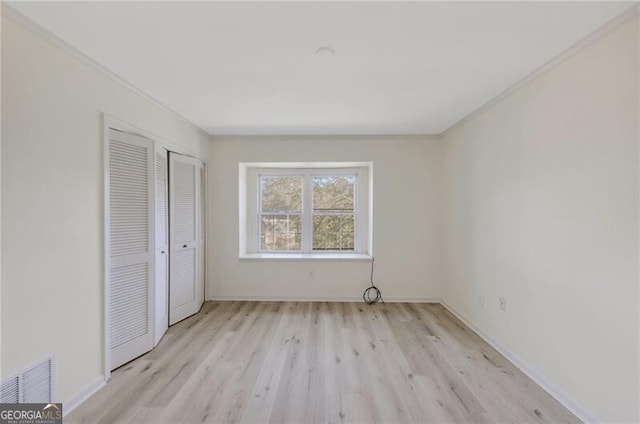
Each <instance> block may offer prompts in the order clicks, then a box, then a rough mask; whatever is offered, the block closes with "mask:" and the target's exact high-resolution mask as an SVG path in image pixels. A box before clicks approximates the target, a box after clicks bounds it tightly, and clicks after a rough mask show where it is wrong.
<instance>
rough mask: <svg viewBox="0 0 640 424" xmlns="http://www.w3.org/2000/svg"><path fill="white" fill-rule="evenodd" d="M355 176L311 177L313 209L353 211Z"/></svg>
mask: <svg viewBox="0 0 640 424" xmlns="http://www.w3.org/2000/svg"><path fill="white" fill-rule="evenodd" d="M355 184H356V176H355V175H317V176H314V177H313V209H314V210H316V211H353V210H354V207H353V206H354V194H355Z"/></svg>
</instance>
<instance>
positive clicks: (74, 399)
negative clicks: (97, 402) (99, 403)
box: [62, 375, 107, 415]
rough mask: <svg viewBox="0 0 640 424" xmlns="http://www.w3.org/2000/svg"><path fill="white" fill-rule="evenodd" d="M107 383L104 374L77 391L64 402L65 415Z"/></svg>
mask: <svg viewBox="0 0 640 424" xmlns="http://www.w3.org/2000/svg"><path fill="white" fill-rule="evenodd" d="M105 384H107V381H106V380H105V379H104V376H103V375H101V376H100V377H98V378H96V379H95V380H93V381H92V382H90V383H89V384H87V385H86V386H84V387H83V388H82V389H80V390H79V391H78V392H76V394H74V395H73V396H71V398H69V399H68V400H66V401H65V402H63V404H62V410H63V413H64V415H67V414H69V412H71V411H73V410H74V409H76V408H77V407H78V406H80V405H81V404H82V402H84V401H85V400H87V399H89V398H90V397H91V396H92V395H93V394H94V393H95V392H97V391H98V390H100V389H101V388H103V387H104V385H105Z"/></svg>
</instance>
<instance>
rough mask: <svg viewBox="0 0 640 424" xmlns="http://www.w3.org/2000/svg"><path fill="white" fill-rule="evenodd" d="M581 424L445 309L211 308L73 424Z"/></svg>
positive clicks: (124, 371)
mask: <svg viewBox="0 0 640 424" xmlns="http://www.w3.org/2000/svg"><path fill="white" fill-rule="evenodd" d="M205 422H211V423H576V422H580V421H579V420H578V419H577V418H576V417H575V416H573V415H572V414H571V413H570V412H569V411H567V410H566V409H565V408H564V407H563V406H561V405H560V404H559V403H558V402H557V401H555V400H554V399H553V398H552V397H550V396H549V395H548V394H547V393H546V392H545V391H543V390H542V389H541V388H540V387H539V386H537V385H536V384H535V383H534V382H533V381H531V380H530V379H529V378H528V377H526V376H525V375H524V374H523V373H521V372H520V371H519V370H518V369H516V368H515V366H513V365H512V364H511V363H510V362H509V361H507V360H506V359H505V358H504V357H503V356H501V355H500V354H498V353H497V352H496V351H495V350H494V349H492V348H491V347H490V346H489V345H487V344H486V343H485V342H484V341H482V340H481V339H480V338H479V337H478V336H477V335H476V334H475V333H473V332H472V331H471V330H469V329H468V328H467V327H466V326H465V325H464V324H463V323H462V322H460V321H459V320H458V319H456V318H455V317H454V316H453V315H451V314H450V313H449V312H448V311H446V310H445V309H444V308H443V307H442V306H441V305H437V304H409V303H403V304H399V303H394V304H385V305H382V304H378V305H371V306H368V305H365V304H361V303H326V302H309V303H305V302H207V303H205V305H204V306H203V308H202V310H201V311H200V312H199V313H198V314H197V315H195V316H193V317H191V318H188V319H186V320H184V321H182V322H180V323H178V324H176V325H174V326H173V327H171V328H170V329H169V331H168V332H167V334H166V335H165V337H164V338H163V340H162V341H161V342H160V344H159V345H158V346H157V347H156V349H154V350H153V351H152V352H150V353H148V354H146V355H144V356H142V357H140V358H138V359H136V360H135V361H132V362H130V363H129V364H126V365H124V366H123V367H121V368H119V369H118V370H116V371H114V372H113V373H112V379H111V381H110V382H109V383H108V384H107V385H106V386H105V387H104V388H103V389H101V390H100V391H99V392H98V393H96V394H95V395H94V396H92V397H91V398H90V399H89V400H87V401H86V402H85V403H84V404H82V405H81V406H79V407H78V408H77V409H76V410H74V411H73V412H72V413H71V414H69V415H68V416H67V417H65V423H66V424H72V423H152V424H160V423H171V424H174V423H205Z"/></svg>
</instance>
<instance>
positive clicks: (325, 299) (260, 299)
mask: <svg viewBox="0 0 640 424" xmlns="http://www.w3.org/2000/svg"><path fill="white" fill-rule="evenodd" d="M207 301H212V302H224V301H245V302H362V296H357V297H295V296H293V297H287V296H214V297H212V298H210V299H207ZM384 301H385V302H386V303H440V299H431V298H403V297H391V298H387V297H385V298H384Z"/></svg>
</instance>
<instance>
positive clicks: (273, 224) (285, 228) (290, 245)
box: [260, 215, 302, 251]
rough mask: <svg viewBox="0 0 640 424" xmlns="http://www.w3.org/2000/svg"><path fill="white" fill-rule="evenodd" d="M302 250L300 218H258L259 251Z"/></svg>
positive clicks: (270, 216) (289, 216)
mask: <svg viewBox="0 0 640 424" xmlns="http://www.w3.org/2000/svg"><path fill="white" fill-rule="evenodd" d="M301 248H302V216H300V215H262V216H261V217H260V250H263V251H269V250H273V251H278V250H300V249H301Z"/></svg>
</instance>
